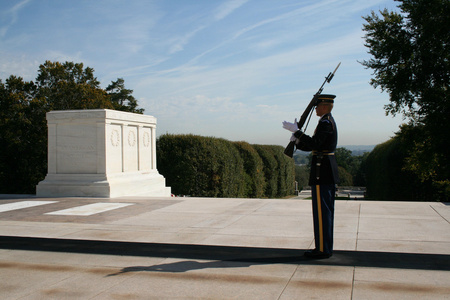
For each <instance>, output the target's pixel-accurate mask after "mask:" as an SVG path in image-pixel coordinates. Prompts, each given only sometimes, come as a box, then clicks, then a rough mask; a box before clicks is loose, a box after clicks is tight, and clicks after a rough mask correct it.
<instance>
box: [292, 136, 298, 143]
mask: <svg viewBox="0 0 450 300" xmlns="http://www.w3.org/2000/svg"><path fill="white" fill-rule="evenodd" d="M297 140H298V139H297V138H296V137H295V135H294V134H292V136H291V142H295V143H296V144H297Z"/></svg>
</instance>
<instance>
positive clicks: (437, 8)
mask: <svg viewBox="0 0 450 300" xmlns="http://www.w3.org/2000/svg"><path fill="white" fill-rule="evenodd" d="M396 1H398V2H400V5H399V8H400V10H401V13H396V12H389V11H388V10H386V9H385V10H383V11H380V15H377V14H376V13H375V12H372V14H371V15H369V16H366V17H364V19H365V20H366V21H367V24H364V28H363V29H364V31H366V35H365V42H366V44H365V46H366V47H367V48H369V53H370V54H371V55H372V58H371V59H369V60H367V61H363V62H362V65H364V66H365V67H366V68H370V69H372V70H373V71H374V76H375V77H374V78H373V79H372V80H371V82H370V83H371V85H372V86H374V87H375V88H377V87H380V88H381V90H382V91H386V92H388V93H389V101H390V103H389V104H388V105H386V106H385V110H386V114H392V115H396V114H398V113H401V114H403V116H404V117H405V118H406V119H408V120H409V124H410V126H412V127H414V128H415V129H414V131H415V132H416V133H417V135H415V136H412V138H413V140H412V145H411V148H410V149H409V150H408V151H407V152H406V154H405V155H406V157H405V159H404V166H403V167H404V168H405V169H407V170H410V171H412V172H413V173H414V174H416V176H418V177H419V178H421V179H422V181H423V182H425V181H427V180H431V181H432V182H433V183H434V184H435V185H436V187H438V188H441V189H442V188H443V189H448V188H449V186H450V180H449V178H450V168H449V165H450V159H449V156H448V154H447V152H448V146H447V143H448V142H447V140H448V133H447V130H446V127H447V126H448V124H449V123H450V97H449V83H450V62H449V58H450V31H449V30H448V28H450V14H449V13H450V2H449V1H448V0H396ZM405 129H406V128H404V129H403V131H400V133H399V134H400V135H401V134H403V133H405V131H404V130H405ZM423 137H426V139H422V138H423ZM417 153H427V154H428V155H417Z"/></svg>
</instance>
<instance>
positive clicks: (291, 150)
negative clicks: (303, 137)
mask: <svg viewBox="0 0 450 300" xmlns="http://www.w3.org/2000/svg"><path fill="white" fill-rule="evenodd" d="M340 65H341V63H339V64H338V65H337V67H336V69H334V71H333V73H331V72H330V73H329V74H328V76H327V77H325V81H324V82H323V83H322V85H321V87H320V88H319V90H318V91H317V93H316V94H315V95H314V96H313V98H312V99H311V101H310V102H309V104H308V106H307V107H306V109H305V111H304V112H303V114H302V116H301V117H300V121H298V122H297V127H298V129H299V130H301V129H302V127H303V125H304V124H305V122H306V119H308V115H309V114H310V113H311V111H312V109H313V108H314V107H315V106H316V105H317V98H318V97H319V95H320V94H321V93H322V91H323V86H324V85H325V83H327V82H328V83H330V81H331V79H333V77H334V73H336V71H337V69H338V68H339V66H340ZM305 130H306V128H305ZM294 151H295V142H289V145H287V147H286V149H284V154H286V155H287V156H289V157H291V158H292V156H294Z"/></svg>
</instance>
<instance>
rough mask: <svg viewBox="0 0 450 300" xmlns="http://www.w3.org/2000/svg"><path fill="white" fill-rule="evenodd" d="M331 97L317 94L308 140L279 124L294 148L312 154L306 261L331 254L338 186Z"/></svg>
mask: <svg viewBox="0 0 450 300" xmlns="http://www.w3.org/2000/svg"><path fill="white" fill-rule="evenodd" d="M335 97H336V96H335V95H326V94H320V95H319V96H318V97H317V102H316V114H317V116H318V117H320V120H319V123H318V125H317V127H316V130H315V131H314V135H313V136H312V137H311V136H308V135H306V134H305V133H303V132H302V131H300V130H299V129H298V126H297V122H294V123H290V122H286V121H284V122H283V128H285V129H287V130H289V131H291V132H293V134H292V137H291V141H294V142H295V145H296V148H297V149H299V150H303V151H312V162H311V172H310V177H309V185H310V186H311V192H312V208H313V220H314V239H315V249H313V250H308V251H306V252H305V256H306V257H308V258H315V259H322V258H329V257H330V256H331V255H332V254H333V224H334V197H335V192H336V184H337V183H339V174H338V166H337V163H336V158H335V156H334V151H335V150H336V145H337V128H336V123H335V122H334V119H333V116H332V115H331V110H332V109H333V104H334V99H335Z"/></svg>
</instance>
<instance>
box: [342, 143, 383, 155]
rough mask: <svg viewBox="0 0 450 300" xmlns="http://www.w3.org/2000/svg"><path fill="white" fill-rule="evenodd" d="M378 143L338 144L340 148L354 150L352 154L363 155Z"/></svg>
mask: <svg viewBox="0 0 450 300" xmlns="http://www.w3.org/2000/svg"><path fill="white" fill-rule="evenodd" d="M375 146H376V145H344V146H340V145H338V148H345V149H348V150H350V151H352V155H354V156H359V155H363V154H364V152H370V151H372V150H373V148H375Z"/></svg>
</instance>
